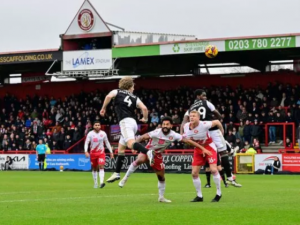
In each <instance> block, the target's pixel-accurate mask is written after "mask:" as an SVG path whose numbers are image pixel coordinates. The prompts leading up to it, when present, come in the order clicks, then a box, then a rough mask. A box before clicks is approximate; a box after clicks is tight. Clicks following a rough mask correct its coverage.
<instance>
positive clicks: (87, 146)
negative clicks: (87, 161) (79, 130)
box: [84, 134, 90, 158]
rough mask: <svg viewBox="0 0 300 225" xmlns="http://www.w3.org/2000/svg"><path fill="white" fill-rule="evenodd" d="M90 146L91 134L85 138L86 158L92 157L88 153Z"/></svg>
mask: <svg viewBox="0 0 300 225" xmlns="http://www.w3.org/2000/svg"><path fill="white" fill-rule="evenodd" d="M89 145H90V136H89V134H88V135H87V136H86V138H85V142H84V153H85V156H86V157H87V158H88V157H90V154H89V152H88V150H89Z"/></svg>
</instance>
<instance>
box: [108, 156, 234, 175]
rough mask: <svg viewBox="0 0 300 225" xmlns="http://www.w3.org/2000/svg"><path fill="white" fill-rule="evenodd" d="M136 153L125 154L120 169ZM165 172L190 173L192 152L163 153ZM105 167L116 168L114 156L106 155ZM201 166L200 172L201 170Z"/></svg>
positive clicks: (146, 167) (145, 168) (147, 168)
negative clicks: (112, 157)
mask: <svg viewBox="0 0 300 225" xmlns="http://www.w3.org/2000/svg"><path fill="white" fill-rule="evenodd" d="M136 157H137V156H136V155H125V159H124V164H123V167H122V170H127V169H128V167H129V166H130V164H131V163H132V162H133V161H134V160H135V159H136ZM229 160H230V164H231V168H232V167H233V162H232V157H230V158H229ZM163 161H164V164H165V171H166V173H190V172H191V170H192V161H193V155H192V154H166V155H163ZM105 169H106V170H107V171H114V170H115V169H116V158H114V159H111V158H110V157H109V156H106V163H105ZM136 171H137V172H149V171H152V168H151V167H150V165H149V164H143V165H140V166H139V167H138V169H137V170H136ZM203 171H204V170H203V168H202V172H203Z"/></svg>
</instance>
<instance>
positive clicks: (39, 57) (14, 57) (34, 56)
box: [0, 51, 62, 65]
mask: <svg viewBox="0 0 300 225" xmlns="http://www.w3.org/2000/svg"><path fill="white" fill-rule="evenodd" d="M54 60H58V61H61V60H62V53H61V52H59V51H57V52H42V53H25V54H9V55H0V65H2V64H19V63H34V62H53V61H54Z"/></svg>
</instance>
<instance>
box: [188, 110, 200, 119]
mask: <svg viewBox="0 0 300 225" xmlns="http://www.w3.org/2000/svg"><path fill="white" fill-rule="evenodd" d="M192 113H193V114H197V116H198V117H199V118H200V113H199V112H198V111H196V110H193V111H191V112H190V114H192Z"/></svg>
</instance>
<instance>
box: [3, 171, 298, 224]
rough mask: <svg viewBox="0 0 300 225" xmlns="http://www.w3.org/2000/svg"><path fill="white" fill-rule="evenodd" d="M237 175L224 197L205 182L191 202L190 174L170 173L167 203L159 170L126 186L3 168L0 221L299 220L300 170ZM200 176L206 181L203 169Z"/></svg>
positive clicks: (80, 174)
mask: <svg viewBox="0 0 300 225" xmlns="http://www.w3.org/2000/svg"><path fill="white" fill-rule="evenodd" d="M110 174H111V173H108V172H107V173H106V178H108V177H109V176H110ZM237 178H238V181H239V182H240V183H241V184H243V187H242V188H235V187H232V186H230V187H229V188H225V187H224V185H223V184H222V191H223V197H222V199H221V201H220V202H219V203H211V202H210V201H211V199H212V198H213V197H214V196H215V186H214V184H213V183H212V188H210V189H206V188H203V195H204V202H202V203H201V202H199V203H191V202H189V201H190V200H191V199H193V198H194V197H195V196H196V194H195V191H194V187H193V184H192V178H191V176H190V175H189V174H167V175H166V179H167V180H166V182H167V183H166V184H167V186H166V195H165V197H166V198H168V199H170V200H172V201H173V202H172V203H169V204H164V203H159V202H157V199H158V194H157V193H158V190H157V179H156V176H155V175H154V174H143V173H139V174H138V173H135V174H133V175H132V176H131V177H130V179H129V180H128V182H127V184H126V185H125V187H124V188H123V189H121V188H119V187H118V182H115V183H113V184H106V187H105V188H104V189H93V180H92V174H91V173H87V172H63V173H60V172H21V171H20V172H17V171H7V172H2V171H1V172H0V212H1V217H0V224H1V225H6V224H9V225H13V224H18V225H23V224H24V225H27V224H28V225H29V224H30V225H36V224H43V225H47V224H49V225H50V224H51V225H68V224H70V225H77V224H80V225H81V224H83V225H88V224H105V225H106V224H115V225H118V224H122V225H126V224H130V225H134V224H155V225H160V224H170V225H171V224H181V225H183V224H189V225H190V224H191V225H192V224H197V225H199V224H205V225H206V224H207V225H214V224H216V225H227V224H230V225H233V224H239V225H242V224H255V225H259V224H263V225H267V224H276V225H279V224H284V225H289V224H300V216H299V205H300V179H299V176H296V175H294V176H293V175H291V176H288V175H286V176H276V175H275V176H267V175H265V176H263V175H238V177H237ZM201 181H202V186H204V185H205V183H206V181H205V176H204V175H201ZM212 181H213V180H212Z"/></svg>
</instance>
